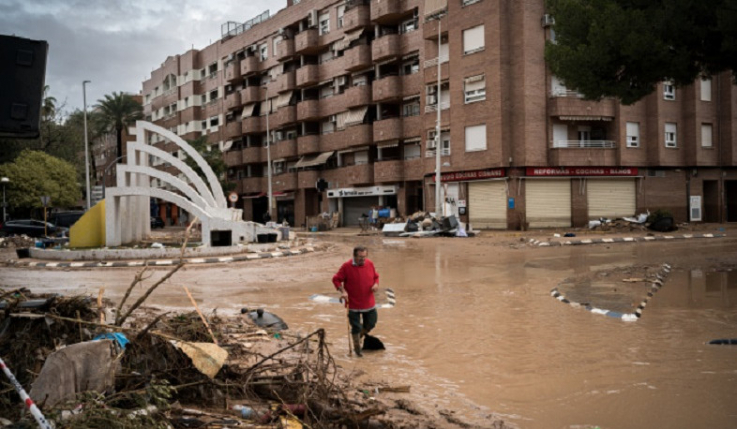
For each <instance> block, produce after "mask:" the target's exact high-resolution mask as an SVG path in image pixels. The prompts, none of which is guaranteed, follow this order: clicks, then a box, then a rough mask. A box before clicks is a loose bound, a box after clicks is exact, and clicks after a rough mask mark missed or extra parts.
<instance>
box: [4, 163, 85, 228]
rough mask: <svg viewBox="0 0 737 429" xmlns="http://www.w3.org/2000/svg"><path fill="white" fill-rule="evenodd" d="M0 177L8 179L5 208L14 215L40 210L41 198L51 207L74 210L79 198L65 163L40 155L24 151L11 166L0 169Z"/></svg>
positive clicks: (73, 176) (72, 174)
mask: <svg viewBox="0 0 737 429" xmlns="http://www.w3.org/2000/svg"><path fill="white" fill-rule="evenodd" d="M0 175H1V176H4V177H8V178H9V179H10V183H12V186H8V187H7V188H6V192H7V201H8V205H9V206H11V207H13V209H14V211H20V212H24V213H30V212H31V210H32V209H34V208H40V207H42V204H41V197H42V196H44V195H48V196H50V197H51V204H52V205H53V206H54V207H65V208H68V207H74V206H77V205H78V204H79V200H80V198H82V192H81V190H80V185H79V182H78V181H77V178H78V176H77V170H76V169H75V168H74V167H73V166H72V165H71V164H70V163H68V162H66V161H63V160H61V159H58V158H54V157H53V156H51V155H48V154H46V153H44V152H40V151H33V150H24V151H23V152H21V154H20V155H19V156H18V157H17V158H16V160H15V162H11V163H7V164H2V165H0Z"/></svg>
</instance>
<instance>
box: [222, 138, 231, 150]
mask: <svg viewBox="0 0 737 429" xmlns="http://www.w3.org/2000/svg"><path fill="white" fill-rule="evenodd" d="M231 147H233V140H228V141H226V142H225V143H223V149H222V151H223V152H225V151H228V150H230V148H231Z"/></svg>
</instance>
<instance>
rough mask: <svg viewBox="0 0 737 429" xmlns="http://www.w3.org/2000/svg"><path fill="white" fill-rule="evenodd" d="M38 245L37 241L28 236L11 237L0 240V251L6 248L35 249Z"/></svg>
mask: <svg viewBox="0 0 737 429" xmlns="http://www.w3.org/2000/svg"><path fill="white" fill-rule="evenodd" d="M35 243H36V240H35V239H34V238H32V237H29V236H27V235H14V236H11V237H2V238H0V249H4V248H16V249H18V248H23V247H33V246H34V245H35Z"/></svg>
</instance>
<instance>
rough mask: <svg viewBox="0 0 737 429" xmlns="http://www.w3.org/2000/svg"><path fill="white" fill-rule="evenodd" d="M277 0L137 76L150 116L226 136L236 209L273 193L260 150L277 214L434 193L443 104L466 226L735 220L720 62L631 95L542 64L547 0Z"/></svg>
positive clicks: (733, 90)
mask: <svg viewBox="0 0 737 429" xmlns="http://www.w3.org/2000/svg"><path fill="white" fill-rule="evenodd" d="M287 3H288V4H287V7H286V8H284V9H282V10H280V11H279V12H278V13H277V14H276V15H273V16H269V14H268V12H266V13H264V14H263V15H261V16H258V17H255V18H254V19H252V20H250V21H248V22H246V23H243V24H239V23H233V22H229V23H226V24H224V25H223V27H222V34H223V37H222V39H221V40H219V41H217V42H215V43H213V44H211V45H210V46H207V47H206V48H204V49H202V50H190V51H188V52H186V53H183V54H181V55H174V56H171V57H169V58H167V59H166V61H165V62H164V63H163V64H162V66H161V67H160V68H158V69H156V70H155V71H153V72H152V74H151V78H150V79H149V80H147V81H145V82H144V83H143V96H144V109H145V112H146V115H147V116H148V117H149V119H150V120H152V121H153V122H155V123H157V124H159V125H162V126H163V127H165V128H167V129H170V130H173V131H175V132H177V134H178V135H180V136H181V137H183V138H184V139H194V138H196V137H199V136H201V135H206V136H207V138H208V141H209V143H210V144H211V145H212V146H213V147H217V148H219V149H220V150H222V151H223V156H224V157H225V160H226V162H227V165H228V167H229V169H228V179H229V180H230V181H232V182H234V183H236V184H237V188H236V189H237V190H236V192H237V193H238V195H239V196H240V199H239V201H238V203H237V204H238V206H239V207H240V208H242V209H243V212H244V217H245V218H246V219H254V220H261V217H262V215H263V213H264V212H266V211H267V202H266V201H267V198H266V197H265V195H266V193H267V189H268V183H267V177H266V176H267V167H266V165H267V164H266V161H267V156H269V155H270V158H271V160H272V165H273V167H272V171H273V177H272V186H273V192H274V195H275V199H276V205H277V217H278V220H282V219H284V218H286V219H288V220H289V222H290V223H291V224H293V225H297V226H299V225H302V224H304V223H305V218H306V216H311V215H315V214H318V213H320V212H323V211H328V212H335V211H340V212H341V213H342V220H343V223H344V224H347V225H350V224H356V223H357V222H358V217H359V216H360V215H361V214H362V213H365V212H366V211H367V210H368V209H369V208H370V207H371V206H374V205H380V206H384V207H387V206H388V207H391V208H394V209H396V211H397V212H398V213H399V214H411V213H412V212H414V211H417V210H429V211H434V208H435V181H434V172H435V165H436V159H435V150H436V143H435V142H436V139H435V131H436V121H437V117H438V109H439V110H440V115H439V117H440V127H439V128H440V130H441V132H440V139H439V141H440V143H439V145H440V146H441V147H440V150H441V155H442V157H441V160H442V161H441V173H442V195H443V199H444V201H445V202H446V204H445V205H444V211H445V212H446V214H448V213H455V214H457V215H459V217H460V218H461V219H462V220H464V221H466V222H470V223H471V225H472V227H474V228H477V229H478V228H509V229H515V228H519V227H520V225H521V224H522V223H523V222H526V223H528V224H529V226H530V227H546V226H562V227H566V226H580V225H584V224H586V223H587V222H588V220H589V219H591V218H598V217H601V216H604V217H621V216H632V215H634V214H635V213H640V212H643V211H645V210H650V211H654V210H656V209H667V210H670V211H671V212H672V213H673V214H674V216H675V218H676V220H677V221H688V220H693V221H698V220H702V221H708V222H725V221H730V222H735V221H737V168H735V166H737V87H735V86H733V85H732V83H731V76H730V75H729V74H728V73H725V74H722V75H719V76H714V77H712V78H711V79H708V80H700V81H698V82H696V83H695V84H693V85H690V86H688V87H684V88H675V87H674V86H672V85H670V84H669V83H667V82H666V83H663V84H661V85H659V87H658V89H657V91H656V92H655V93H654V94H651V95H650V96H648V97H647V98H646V99H644V100H642V101H640V102H638V103H637V104H635V105H632V106H623V105H620V104H619V103H618V102H616V101H615V100H603V101H601V102H590V101H585V100H582V99H581V98H580V97H579V96H578V94H576V93H575V92H573V91H570V90H568V89H567V88H565V86H564V85H563V84H562V83H561V82H560V81H559V80H558V79H557V78H556V77H555V76H553V75H551V73H550V71H549V70H548V69H547V67H546V64H545V61H544V59H543V51H544V46H545V41H546V40H549V39H551V38H554V31H553V29H554V25H553V24H554V23H553V20H552V17H550V16H548V15H546V14H545V9H544V1H543V0H535V1H515V0H502V1H491V0H371V1H368V0H367V1H355V0H345V1H344V0H341V1H335V0H302V1H297V0H288V1H287ZM438 62H440V67H439V69H440V74H441V76H440V79H439V80H440V85H439V87H440V91H439V93H438ZM581 66H582V67H595V66H596V65H595V64H582V65H581ZM267 130H268V131H269V140H270V141H271V146H270V153H269V154H267V148H266V142H267ZM151 144H157V145H160V146H164V143H163V142H160V141H156V140H155V139H152V141H151ZM154 164H156V162H155V161H154ZM162 168H166V167H165V166H162ZM319 179H324V180H325V181H327V182H328V184H329V187H328V189H327V190H325V191H324V192H318V191H317V190H316V186H315V184H316V182H317V181H318V180H319ZM153 185H154V186H156V185H157V183H153Z"/></svg>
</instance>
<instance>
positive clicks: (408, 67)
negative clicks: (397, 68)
mask: <svg viewBox="0 0 737 429" xmlns="http://www.w3.org/2000/svg"><path fill="white" fill-rule="evenodd" d="M419 71H420V57H419V56H414V57H412V58H408V59H406V60H405V61H404V62H403V63H402V74H403V75H405V76H407V75H411V74H415V73H417V72H419Z"/></svg>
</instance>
